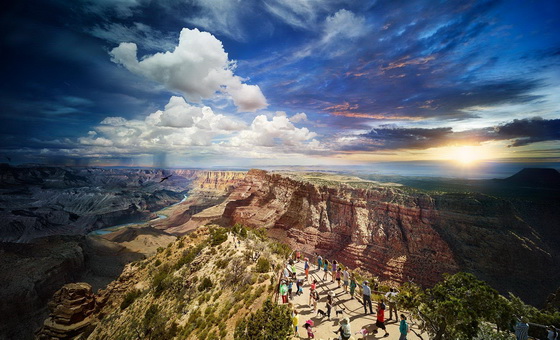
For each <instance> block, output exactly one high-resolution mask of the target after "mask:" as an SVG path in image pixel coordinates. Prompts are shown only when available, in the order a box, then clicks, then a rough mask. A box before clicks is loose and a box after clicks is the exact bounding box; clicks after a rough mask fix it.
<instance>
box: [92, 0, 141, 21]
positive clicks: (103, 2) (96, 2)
mask: <svg viewBox="0 0 560 340" xmlns="http://www.w3.org/2000/svg"><path fill="white" fill-rule="evenodd" d="M84 2H85V5H86V8H87V10H89V11H91V12H94V13H97V14H99V15H106V14H116V15H117V16H118V17H121V18H128V17H130V16H132V15H133V14H134V9H136V8H137V7H138V6H140V5H142V4H144V3H146V0H116V1H115V0H85V1H84Z"/></svg>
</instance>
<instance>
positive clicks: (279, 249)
mask: <svg viewBox="0 0 560 340" xmlns="http://www.w3.org/2000/svg"><path fill="white" fill-rule="evenodd" d="M270 248H271V250H272V252H273V253H274V254H278V255H280V256H281V257H283V258H288V257H289V256H290V254H291V253H292V248H290V246H289V245H287V244H284V243H280V242H276V241H274V242H272V243H271V244H270Z"/></svg>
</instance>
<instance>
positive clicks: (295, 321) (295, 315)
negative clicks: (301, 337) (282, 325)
mask: <svg viewBox="0 0 560 340" xmlns="http://www.w3.org/2000/svg"><path fill="white" fill-rule="evenodd" d="M292 324H293V325H294V336H296V337H297V336H298V332H297V331H298V325H299V314H298V311H297V310H295V309H294V312H293V314H292Z"/></svg>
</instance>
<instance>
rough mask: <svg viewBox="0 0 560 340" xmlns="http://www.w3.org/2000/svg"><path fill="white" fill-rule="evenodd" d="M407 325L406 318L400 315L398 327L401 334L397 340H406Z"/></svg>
mask: <svg viewBox="0 0 560 340" xmlns="http://www.w3.org/2000/svg"><path fill="white" fill-rule="evenodd" d="M408 331H409V329H408V323H407V322H406V316H404V314H401V323H400V325H399V332H400V333H401V336H400V337H399V340H406V336H407V335H408Z"/></svg>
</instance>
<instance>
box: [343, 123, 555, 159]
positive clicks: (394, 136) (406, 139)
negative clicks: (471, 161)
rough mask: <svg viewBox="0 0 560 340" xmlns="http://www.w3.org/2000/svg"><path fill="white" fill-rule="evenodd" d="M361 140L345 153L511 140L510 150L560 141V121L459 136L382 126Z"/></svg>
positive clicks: (445, 130) (439, 130) (444, 130)
mask: <svg viewBox="0 0 560 340" xmlns="http://www.w3.org/2000/svg"><path fill="white" fill-rule="evenodd" d="M359 137H360V139H359V140H358V141H357V142H355V143H352V145H345V146H344V147H343V148H342V150H345V151H350V150H353V151H367V150H398V149H428V148H433V147H441V146H446V145H462V144H479V143H481V142H488V141H499V140H509V141H511V144H510V145H509V146H510V147H518V146H524V145H528V144H532V143H537V142H544V141H557V140H560V119H542V118H540V117H533V118H527V119H515V120H513V121H511V122H508V123H505V124H501V125H497V126H492V127H486V128H481V129H472V130H466V131H460V132H454V131H453V129H452V128H451V127H441V128H431V129H428V128H402V127H398V126H390V125H382V126H380V127H379V128H375V129H373V130H371V131H370V132H368V133H366V134H362V135H360V136H359Z"/></svg>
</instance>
